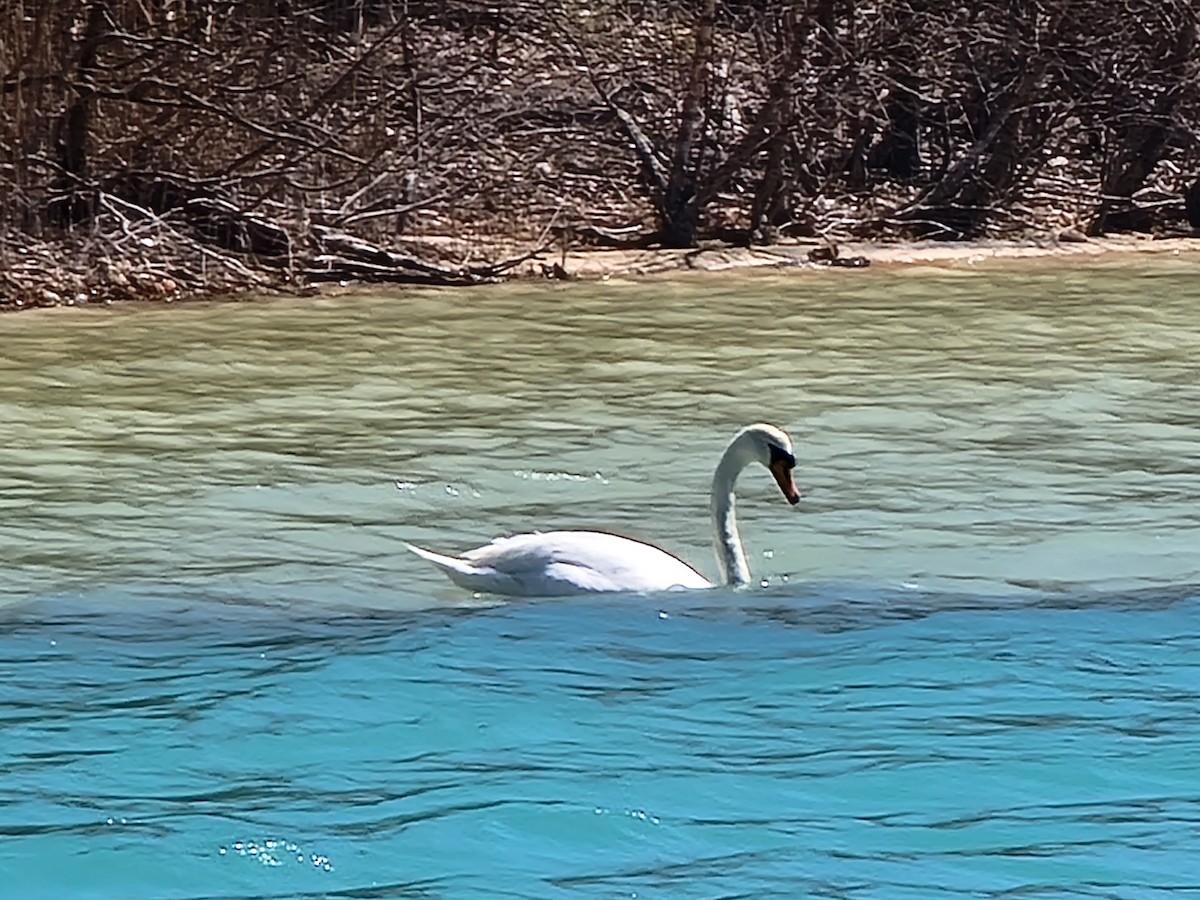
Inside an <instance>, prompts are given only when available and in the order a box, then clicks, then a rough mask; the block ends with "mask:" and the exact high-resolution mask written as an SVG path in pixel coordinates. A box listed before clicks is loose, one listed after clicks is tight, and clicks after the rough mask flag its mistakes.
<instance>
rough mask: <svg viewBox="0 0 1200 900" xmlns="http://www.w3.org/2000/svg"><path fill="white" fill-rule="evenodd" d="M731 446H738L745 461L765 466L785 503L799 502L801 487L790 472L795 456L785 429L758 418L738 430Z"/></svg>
mask: <svg viewBox="0 0 1200 900" xmlns="http://www.w3.org/2000/svg"><path fill="white" fill-rule="evenodd" d="M730 446H731V447H738V448H739V450H740V451H741V455H742V457H743V459H742V462H743V464H744V465H745V464H749V463H750V462H757V463H760V464H762V465H763V466H766V468H767V470H768V471H769V472H770V473H771V475H772V476H773V477H774V478H775V483H776V484H777V485H779V490H780V491H781V492H782V493H783V496H784V497H785V498H787V502H788V503H791V504H792V505H793V506H794V505H795V504H797V503H799V502H800V491H799V490H798V489H797V488H796V480H795V478H794V477H793V476H792V470H793V469H795V468H796V456H795V453H794V452H793V450H792V439H791V438H790V437H788V436H787V432H785V431H784V430H783V429H781V428H776V427H775V426H774V425H767V424H766V423H765V422H760V423H758V424H756V425H748V426H746V427H745V428H743V429H742V430H741V431H739V432H738V433H737V435H736V436H735V437H734V439H733V442H732V444H731V445H730Z"/></svg>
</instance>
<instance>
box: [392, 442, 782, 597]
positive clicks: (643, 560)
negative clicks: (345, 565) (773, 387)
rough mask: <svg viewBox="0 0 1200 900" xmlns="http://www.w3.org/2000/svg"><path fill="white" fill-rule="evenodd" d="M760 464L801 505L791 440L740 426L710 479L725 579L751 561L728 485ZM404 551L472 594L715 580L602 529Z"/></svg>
mask: <svg viewBox="0 0 1200 900" xmlns="http://www.w3.org/2000/svg"><path fill="white" fill-rule="evenodd" d="M753 462H757V463H762V464H763V465H764V466H766V467H767V469H769V470H770V472H771V474H772V475H774V476H775V482H776V483H777V484H778V485H779V489H780V490H781V491H783V496H785V497H786V498H787V500H788V502H789V503H793V504H795V503H799V502H800V492H799V491H797V490H796V482H795V481H794V480H793V478H792V469H793V468H794V467H795V465H796V458H795V456H794V455H793V454H792V442H791V439H790V438H789V437H788V436H787V434H785V433H784V432H783V431H781V430H780V429H778V428H776V427H774V426H773V425H764V424H758V425H750V426H748V427H746V428H743V429H742V430H741V431H739V432H738V433H737V434H736V435H734V437H733V440H731V441H730V442H729V446H728V447H726V448H725V453H724V454H722V456H721V461H720V462H719V463H717V471H716V472H715V473H714V474H713V481H712V521H713V541H714V542H715V545H716V551H717V562H718V563H719V564H720V567H721V579H722V581H723V582H724V583H726V584H730V585H734V586H740V585H744V584H747V583H748V582H749V581H750V566H749V565H748V564H747V562H746V552H745V550H743V549H742V539H741V536H740V535H739V534H738V528H737V517H736V515H735V513H734V495H733V488H734V484H735V482H736V481H737V477H738V474H739V473H740V472H741V471H742V469H744V468H746V466H748V465H750V463H753ZM404 546H405V547H407V548H408V549H409V550H411V551H412V552H413V553H415V554H417V556H419V557H421V558H422V559H425V560H428V561H429V562H431V563H433V564H434V565H435V566H437V567H438V568H439V569H441V570H442V572H444V573H445V574H446V575H447V576H449V578H450V580H451V581H453V582H454V583H455V584H457V585H461V586H462V587H464V588H467V589H468V590H471V591H480V592H483V593H488V594H506V595H508V596H510V597H557V596H563V595H569V594H585V593H593V592H596V591H636V592H647V591H665V590H670V589H671V588H710V587H713V584H712V582H710V581H709V580H708V579H707V578H705V577H704V576H703V575H701V574H700V573H699V572H697V571H696V570H695V569H693V568H692V567H691V566H689V565H688V564H687V563H685V562H683V560H680V559H676V558H675V557H674V556H672V555H671V554H670V553H667V552H666V551H665V550H660V549H659V548H658V547H654V546H652V545H650V544H644V543H642V542H641V541H635V540H632V539H631V538H626V537H621V536H619V535H615V534H606V533H604V532H601V531H548V532H544V533H543V532H534V533H532V534H515V535H513V536H512V537H502V538H496V539H495V540H493V541H491V542H490V543H488V544H484V545H483V546H482V547H476V548H475V549H474V550H468V551H467V552H466V553H464V554H463V555H462V556H461V557H454V556H443V555H442V554H440V553H433V552H432V551H429V550H424V549H422V548H420V547H414V546H413V545H412V544H405V545H404Z"/></svg>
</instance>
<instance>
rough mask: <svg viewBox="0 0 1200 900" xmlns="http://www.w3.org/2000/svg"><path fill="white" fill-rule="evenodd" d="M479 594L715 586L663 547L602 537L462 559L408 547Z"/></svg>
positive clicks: (566, 535)
mask: <svg viewBox="0 0 1200 900" xmlns="http://www.w3.org/2000/svg"><path fill="white" fill-rule="evenodd" d="M406 546H408V548H409V549H410V550H412V551H413V552H414V553H416V554H417V555H418V556H420V557H421V558H423V559H425V560H427V561H429V562H431V563H433V565H435V566H437V567H438V568H439V569H441V570H442V571H443V572H444V573H445V574H446V575H447V576H448V577H449V578H450V579H451V580H452V581H454V582H455V583H456V584H458V585H461V586H462V587H465V588H468V589H469V590H474V591H483V592H486V593H493V594H507V595H509V596H520V597H536V596H562V595H567V594H582V593H593V592H598V591H635V592H647V591H663V590H670V589H672V588H708V587H712V584H711V582H709V580H708V579H707V578H705V577H704V576H703V575H701V574H700V573H699V572H697V571H696V570H695V569H693V568H692V567H691V566H689V565H687V564H686V563H684V562H683V561H681V560H679V559H676V558H675V557H674V556H672V555H671V554H669V553H667V552H666V551H664V550H660V549H659V548H658V547H654V546H651V545H650V544H644V543H642V542H641V541H635V540H632V539H630V538H626V537H621V536H620V535H615V534H607V533H605V532H600V531H551V532H546V533H532V534H516V535H512V536H511V537H502V538H496V539H495V540H493V541H491V542H490V543H487V544H484V545H483V546H482V547H476V548H475V549H474V550H468V551H467V552H466V553H464V554H463V555H462V556H461V557H452V556H444V555H442V554H439V553H433V552H431V551H429V550H424V549H422V548H419V547H414V546H412V545H406Z"/></svg>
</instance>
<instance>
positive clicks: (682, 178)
mask: <svg viewBox="0 0 1200 900" xmlns="http://www.w3.org/2000/svg"><path fill="white" fill-rule="evenodd" d="M716 16H717V4H716V0H704V3H703V5H702V6H701V7H700V13H699V18H698V20H697V23H696V31H695V48H694V49H693V51H692V65H691V71H690V72H689V74H688V84H687V89H686V91H685V92H684V95H683V105H682V108H681V110H680V118H679V132H678V134H677V135H676V137H675V149H674V152H673V153H672V154H671V167H670V169H669V170H668V174H667V186H666V190H665V191H664V192H663V198H662V205H661V209H660V211H659V212H660V215H661V217H662V242H663V246H665V247H695V246H696V229H697V228H698V227H699V224H700V208H699V204H698V203H697V202H696V165H697V160H696V156H697V149H698V148H697V143H698V141H699V139H700V133H701V130H702V128H703V126H704V117H705V116H704V99H705V97H706V95H707V93H708V85H709V67H710V65H711V63H712V55H713V27H714V25H715V23H716Z"/></svg>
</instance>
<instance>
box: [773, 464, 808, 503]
mask: <svg viewBox="0 0 1200 900" xmlns="http://www.w3.org/2000/svg"><path fill="white" fill-rule="evenodd" d="M767 468H768V469H770V470H771V474H772V475H774V476H775V483H776V484H777V485H779V490H781V491H783V496H785V497H787V502H788V503H790V504H792V506H795V505H796V504H797V503H799V502H800V491H799V490H797V488H796V479H795V478H793V477H792V468H791V466H789V465H788V464H787V462H786V461H785V460H782V459H777V460H775V461H774V462H772V463H771V464H770V465H769V466H767Z"/></svg>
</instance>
